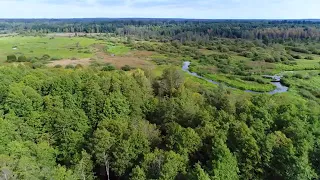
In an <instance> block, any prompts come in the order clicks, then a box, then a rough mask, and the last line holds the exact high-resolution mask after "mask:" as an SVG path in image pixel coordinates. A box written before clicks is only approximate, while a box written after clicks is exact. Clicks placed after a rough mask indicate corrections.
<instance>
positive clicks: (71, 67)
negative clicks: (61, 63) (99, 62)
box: [65, 64, 74, 69]
mask: <svg viewBox="0 0 320 180" xmlns="http://www.w3.org/2000/svg"><path fill="white" fill-rule="evenodd" d="M65 68H66V69H74V65H72V64H68V65H66V67H65Z"/></svg>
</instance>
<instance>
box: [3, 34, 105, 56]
mask: <svg viewBox="0 0 320 180" xmlns="http://www.w3.org/2000/svg"><path fill="white" fill-rule="evenodd" d="M95 43H103V42H102V41H99V40H95V39H90V38H84V37H72V38H67V37H55V38H49V37H32V36H26V37H21V36H14V37H3V38H0V47H1V52H0V60H1V62H4V61H5V60H6V56H7V55H10V54H15V55H16V56H19V55H24V56H26V57H27V58H31V57H38V58H40V57H42V56H43V55H49V56H50V57H52V58H54V59H66V58H90V57H92V56H93V55H94V52H93V48H92V45H93V44H95Z"/></svg>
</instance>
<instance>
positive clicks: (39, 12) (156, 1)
mask: <svg viewBox="0 0 320 180" xmlns="http://www.w3.org/2000/svg"><path fill="white" fill-rule="evenodd" d="M179 2H180V3H179ZM318 7H320V1H319V0H304V1H303V2H301V0H260V1H259V0H78V1H74V0H71V1H64V2H63V3H58V1H56V0H11V1H9V0H0V18H84V17H110V18H116V17H151V18H156V17H158V18H170V17H171V18H206V19H221V18H222V19H229V18H233V19H234V18H242V19H243V18H249V19H252V18H258V19H259V18H260V19H274V18H276V19H279V18H280V19H287V18H292V19H296V18H297V19H298V18H320V13H319V12H318Z"/></svg>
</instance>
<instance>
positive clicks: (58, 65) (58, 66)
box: [54, 64, 62, 68]
mask: <svg viewBox="0 0 320 180" xmlns="http://www.w3.org/2000/svg"><path fill="white" fill-rule="evenodd" d="M54 68H62V66H61V65H60V64H57V65H55V66H54Z"/></svg>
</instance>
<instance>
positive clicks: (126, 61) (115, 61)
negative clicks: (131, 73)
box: [48, 56, 153, 69]
mask: <svg viewBox="0 0 320 180" xmlns="http://www.w3.org/2000/svg"><path fill="white" fill-rule="evenodd" d="M94 61H96V62H98V63H110V64H112V65H114V66H115V67H117V68H118V69H120V68H121V67H123V66H125V65H129V66H132V67H137V68H146V67H152V66H153V64H152V63H151V62H149V61H147V60H143V59H139V58H137V57H129V56H124V57H120V56H119V57H116V56H115V57H112V56H104V57H103V58H101V59H98V60H90V59H89V58H86V59H79V60H71V59H62V60H57V61H52V62H51V63H49V64H48V66H49V67H54V66H56V65H61V66H63V67H65V66H66V65H69V64H71V65H74V66H75V65H77V64H81V65H83V66H89V65H90V64H91V63H92V62H94Z"/></svg>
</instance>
